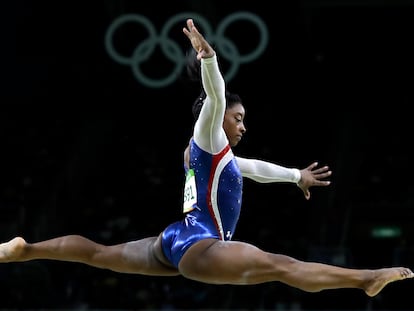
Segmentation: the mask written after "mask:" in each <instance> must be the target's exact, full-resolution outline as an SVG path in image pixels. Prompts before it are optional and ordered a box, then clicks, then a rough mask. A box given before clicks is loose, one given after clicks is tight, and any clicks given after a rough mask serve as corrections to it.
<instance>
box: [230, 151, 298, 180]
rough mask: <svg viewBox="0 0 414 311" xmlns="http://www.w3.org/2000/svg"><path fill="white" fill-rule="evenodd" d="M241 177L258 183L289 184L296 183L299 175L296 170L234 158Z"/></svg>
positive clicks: (258, 161) (254, 160) (260, 161)
mask: <svg viewBox="0 0 414 311" xmlns="http://www.w3.org/2000/svg"><path fill="white" fill-rule="evenodd" d="M236 159H237V163H238V164H239V167H240V170H241V172H242V175H243V177H247V178H250V179H252V180H254V181H257V182H260V183H272V182H291V183H298V182H299V180H300V178H301V175H300V170H299V169H297V168H287V167H284V166H280V165H277V164H274V163H270V162H266V161H262V160H257V159H246V158H241V157H236Z"/></svg>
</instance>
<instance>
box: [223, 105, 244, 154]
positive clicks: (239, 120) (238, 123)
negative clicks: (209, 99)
mask: <svg viewBox="0 0 414 311" xmlns="http://www.w3.org/2000/svg"><path fill="white" fill-rule="evenodd" d="M244 115H245V111H244V107H243V105H242V104H235V105H233V106H232V107H231V108H227V109H226V113H225V114H224V121H223V129H224V131H225V132H226V135H227V139H228V140H229V142H230V146H232V147H234V146H236V145H237V144H238V143H239V141H240V140H241V139H242V137H243V134H244V133H245V132H246V128H245V126H244V122H243V121H244Z"/></svg>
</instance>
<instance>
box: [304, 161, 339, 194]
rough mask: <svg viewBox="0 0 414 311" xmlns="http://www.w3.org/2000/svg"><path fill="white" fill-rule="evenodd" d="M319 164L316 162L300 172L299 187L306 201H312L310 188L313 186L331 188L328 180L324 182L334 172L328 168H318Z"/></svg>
mask: <svg viewBox="0 0 414 311" xmlns="http://www.w3.org/2000/svg"><path fill="white" fill-rule="evenodd" d="M317 166H318V162H314V163H312V164H311V165H309V166H308V167H307V168H304V169H302V170H300V176H301V177H300V180H299V182H298V187H299V188H300V189H302V191H303V194H304V195H305V198H306V200H309V199H310V191H309V188H310V187H313V186H329V185H330V184H331V182H330V181H328V180H323V179H324V178H327V177H329V176H331V175H332V171H330V170H329V167H328V166H324V167H320V168H316V167H317Z"/></svg>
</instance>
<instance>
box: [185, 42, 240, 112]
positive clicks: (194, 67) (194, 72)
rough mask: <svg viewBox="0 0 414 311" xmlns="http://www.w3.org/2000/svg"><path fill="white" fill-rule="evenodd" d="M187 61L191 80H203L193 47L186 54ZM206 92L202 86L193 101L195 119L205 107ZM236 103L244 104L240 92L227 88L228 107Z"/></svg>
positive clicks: (199, 63)
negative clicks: (230, 90)
mask: <svg viewBox="0 0 414 311" xmlns="http://www.w3.org/2000/svg"><path fill="white" fill-rule="evenodd" d="M186 61H187V74H188V77H189V79H190V80H191V81H198V82H200V81H201V62H200V60H198V59H197V54H196V52H195V50H194V49H193V48H191V49H190V50H189V51H188V52H187V55H186ZM206 96H207V94H206V92H205V91H204V89H203V88H201V92H200V94H199V95H198V96H197V99H196V100H195V101H194V102H193V106H192V112H193V116H194V119H195V120H197V119H198V116H199V115H200V111H201V107H203V104H204V100H205V99H206ZM235 104H242V100H241V98H240V96H239V95H238V94H235V93H231V92H229V91H227V90H226V108H231V107H233V105H235Z"/></svg>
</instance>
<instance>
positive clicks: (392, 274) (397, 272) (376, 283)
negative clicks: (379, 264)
mask: <svg viewBox="0 0 414 311" xmlns="http://www.w3.org/2000/svg"><path fill="white" fill-rule="evenodd" d="M373 273H374V276H373V278H372V279H371V280H370V281H369V282H368V284H367V287H366V288H365V293H366V294H367V295H368V296H370V297H374V296H375V295H377V294H378V293H379V292H380V291H381V290H382V289H383V288H384V287H385V286H386V285H387V284H389V283H391V282H395V281H400V280H404V279H409V278H413V277H414V273H413V272H412V271H411V270H410V269H408V268H402V267H398V268H384V269H378V270H374V271H373Z"/></svg>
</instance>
